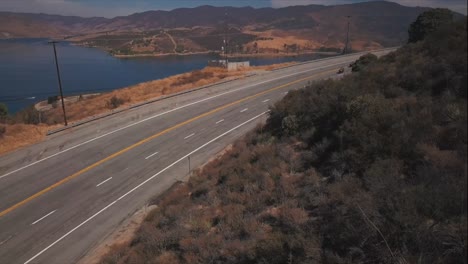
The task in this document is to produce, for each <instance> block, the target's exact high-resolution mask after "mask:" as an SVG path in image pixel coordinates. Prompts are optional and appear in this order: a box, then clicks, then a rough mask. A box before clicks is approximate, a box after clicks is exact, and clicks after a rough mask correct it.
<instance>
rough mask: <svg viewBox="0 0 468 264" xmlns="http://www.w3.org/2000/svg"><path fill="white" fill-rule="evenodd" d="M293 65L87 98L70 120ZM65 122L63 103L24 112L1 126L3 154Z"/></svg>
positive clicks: (184, 78)
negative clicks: (40, 109)
mask: <svg viewBox="0 0 468 264" xmlns="http://www.w3.org/2000/svg"><path fill="white" fill-rule="evenodd" d="M291 64H292V63H283V64H275V65H268V66H258V67H251V68H248V69H243V70H239V71H229V72H228V71H226V70H225V69H223V68H214V67H207V68H204V69H202V70H196V71H193V72H188V73H183V74H179V75H175V76H171V77H167V78H164V79H160V80H154V81H149V82H144V83H140V84H136V85H133V86H130V87H126V88H123V89H117V90H114V91H112V92H109V93H103V94H99V95H96V96H90V97H86V96H85V97H82V99H81V100H77V101H73V102H67V103H66V108H67V118H68V120H69V122H76V121H79V120H82V119H84V118H88V117H92V116H96V115H100V114H105V113H107V112H109V111H113V110H115V109H121V108H125V107H128V106H130V105H132V104H137V103H141V102H145V101H148V100H153V99H156V98H158V97H161V96H165V95H170V94H175V93H179V92H182V91H187V90H191V89H194V88H197V87H201V86H204V85H208V84H213V83H217V82H220V81H223V80H229V79H234V78H239V77H242V76H245V75H246V74H247V73H248V72H249V71H257V70H272V69H275V68H279V67H284V66H288V65H291ZM62 122H63V114H62V108H61V107H60V106H59V104H55V107H53V108H51V109H49V110H45V111H37V110H36V109H35V108H34V107H30V108H27V109H24V110H23V111H20V112H19V113H17V114H16V115H15V116H13V117H9V118H8V120H4V121H3V122H2V123H4V124H2V125H1V127H0V154H4V153H7V152H10V151H13V150H16V149H18V148H21V147H24V146H28V145H31V144H34V143H37V142H40V141H42V140H43V139H44V138H45V135H46V133H47V131H48V130H50V129H53V128H56V127H58V126H60V124H61V123H62Z"/></svg>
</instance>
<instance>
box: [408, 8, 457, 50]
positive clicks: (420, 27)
mask: <svg viewBox="0 0 468 264" xmlns="http://www.w3.org/2000/svg"><path fill="white" fill-rule="evenodd" d="M452 21H453V12H452V11H450V10H448V9H446V8H436V9H432V10H430V11H426V12H424V13H422V14H421V15H419V16H418V18H417V19H416V21H414V22H413V23H411V25H410V28H409V29H408V34H409V38H408V43H413V42H417V41H421V40H423V39H424V38H425V37H426V36H427V35H428V34H429V33H432V32H434V31H436V30H437V29H439V28H440V27H441V26H443V25H446V24H448V23H450V22H452Z"/></svg>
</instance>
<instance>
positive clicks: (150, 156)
mask: <svg viewBox="0 0 468 264" xmlns="http://www.w3.org/2000/svg"><path fill="white" fill-rule="evenodd" d="M158 153H159V152H155V153H153V154H151V155H149V156H148V157H146V158H145V159H149V158H151V157H153V156H154V155H157V154H158Z"/></svg>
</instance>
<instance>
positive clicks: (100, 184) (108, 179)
mask: <svg viewBox="0 0 468 264" xmlns="http://www.w3.org/2000/svg"><path fill="white" fill-rule="evenodd" d="M110 180H112V177H110V178H109V179H107V180H105V181H103V182H101V183H99V184H98V185H96V187H99V186H101V185H103V184H104V183H106V182H108V181H110Z"/></svg>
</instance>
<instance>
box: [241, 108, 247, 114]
mask: <svg viewBox="0 0 468 264" xmlns="http://www.w3.org/2000/svg"><path fill="white" fill-rule="evenodd" d="M247 110H249V109H248V108H244V109H242V110H241V111H240V112H241V113H244V112H245V111H247Z"/></svg>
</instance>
